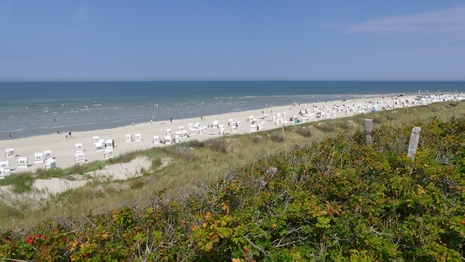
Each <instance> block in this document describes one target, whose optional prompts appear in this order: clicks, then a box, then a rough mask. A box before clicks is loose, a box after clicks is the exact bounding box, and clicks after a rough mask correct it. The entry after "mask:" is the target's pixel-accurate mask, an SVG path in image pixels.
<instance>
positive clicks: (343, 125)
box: [1, 103, 465, 253]
mask: <svg viewBox="0 0 465 262" xmlns="http://www.w3.org/2000/svg"><path fill="white" fill-rule="evenodd" d="M463 112H465V106H464V105H463V104H461V103H460V104H454V103H443V104H435V105H431V106H428V107H415V108H410V109H408V110H407V109H403V110H396V111H388V112H378V113H374V114H370V115H364V116H357V117H351V118H347V119H337V120H327V121H324V122H321V123H311V124H305V125H302V126H299V127H289V128H286V129H285V130H280V129H278V130H272V131H267V132H263V133H257V134H253V135H243V136H236V137H227V138H226V137H225V138H223V139H220V140H217V141H210V142H206V143H198V142H190V143H188V144H181V145H177V146H175V147H173V148H172V149H168V150H167V149H160V148H157V149H153V150H149V151H144V152H136V153H134V154H133V155H130V156H125V158H126V160H128V159H130V158H132V157H135V156H136V155H146V156H149V157H151V158H152V159H153V161H154V169H153V170H148V171H147V172H146V174H145V176H144V177H142V178H137V179H134V180H131V181H128V182H122V183H124V184H125V187H123V186H121V185H118V186H115V185H114V184H111V183H108V184H103V185H102V184H92V185H89V186H88V187H85V188H81V189H77V190H73V191H70V192H66V193H63V194H61V195H59V196H55V197H53V198H52V199H51V200H50V201H47V202H46V203H42V204H41V208H40V209H39V210H36V209H34V208H33V207H30V206H27V203H19V204H20V205H17V207H16V208H15V207H10V206H7V205H3V206H2V209H3V210H2V211H3V212H1V214H3V216H5V217H3V218H2V220H3V221H14V223H11V224H4V223H2V226H4V227H12V228H17V227H23V226H27V227H31V226H34V225H36V224H38V223H39V222H40V221H41V220H42V219H43V218H48V219H56V220H57V221H59V220H60V219H63V218H64V217H66V218H67V219H70V220H75V219H76V218H77V217H82V216H83V215H82V214H88V213H89V210H92V212H93V213H94V214H95V213H97V214H103V213H106V212H109V211H111V210H114V209H116V208H119V207H121V206H122V205H126V206H132V207H136V206H138V207H144V206H148V205H150V204H148V203H153V202H154V201H159V198H158V196H159V192H160V191H163V192H164V193H163V198H164V199H165V200H166V199H170V198H176V197H177V196H180V195H186V194H192V193H193V192H194V193H195V192H197V191H198V190H199V188H204V187H206V185H209V184H210V182H209V181H211V180H212V179H218V178H221V177H223V176H224V175H225V174H226V173H228V174H231V170H239V169H241V167H244V166H248V167H249V168H250V167H252V169H251V170H252V172H253V170H254V168H253V167H254V165H255V163H257V165H258V163H261V165H263V161H265V162H266V161H267V159H270V161H274V162H276V154H278V155H279V154H282V156H281V158H283V159H285V158H288V157H289V155H290V154H292V152H294V154H295V153H296V152H298V151H295V149H294V148H295V146H296V145H299V146H301V145H306V144H309V143H311V142H312V141H321V140H322V139H324V138H326V137H336V136H337V135H338V134H341V133H342V134H349V133H352V132H356V131H357V130H361V129H363V126H362V124H363V119H364V118H373V119H374V123H375V129H374V130H375V132H374V133H376V132H380V130H379V127H380V124H389V125H392V126H407V129H408V128H410V129H411V127H412V126H413V125H414V124H415V123H416V124H419V123H422V122H424V121H429V120H431V119H432V117H433V116H436V117H438V119H440V120H443V121H446V120H448V119H450V118H451V117H452V116H463ZM377 128H378V129H377ZM302 134H303V135H307V137H305V136H303V135H302ZM309 134H311V137H308V135H309ZM392 135H394V137H395V134H392ZM283 136H285V140H284V141H282V138H283ZM404 142H405V141H397V142H396V141H392V142H391V143H394V144H395V143H400V144H402V143H404ZM190 147H192V148H194V150H189V149H186V148H190ZM166 157H170V158H171V159H172V160H171V162H170V164H169V165H168V166H166V167H164V168H162V169H158V168H157V167H158V166H160V165H161V159H163V158H166ZM271 159H273V160H271ZM282 164H283V165H284V164H285V163H282ZM278 168H282V167H278ZM322 170H323V171H324V169H322ZM320 171H321V170H320ZM20 209H22V210H20ZM204 211H205V210H204ZM33 214H34V215H33ZM8 216H10V217H8ZM11 216H16V219H12V217H11ZM73 217H74V218H73ZM5 219H6V220H5ZM318 222H321V223H324V222H325V221H318ZM272 226H273V225H272ZM276 226H279V225H276ZM258 252H259V251H258ZM259 253H260V252H259Z"/></svg>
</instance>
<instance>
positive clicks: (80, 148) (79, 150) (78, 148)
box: [74, 143, 84, 152]
mask: <svg viewBox="0 0 465 262" xmlns="http://www.w3.org/2000/svg"><path fill="white" fill-rule="evenodd" d="M74 148H75V149H76V152H83V151H84V147H83V146H82V143H76V144H75V145H74Z"/></svg>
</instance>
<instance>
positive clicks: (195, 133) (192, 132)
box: [190, 127, 197, 136]
mask: <svg viewBox="0 0 465 262" xmlns="http://www.w3.org/2000/svg"><path fill="white" fill-rule="evenodd" d="M190 134H191V136H195V135H197V129H195V128H193V127H192V128H191V129H190Z"/></svg>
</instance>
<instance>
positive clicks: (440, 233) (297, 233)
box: [0, 103, 465, 261]
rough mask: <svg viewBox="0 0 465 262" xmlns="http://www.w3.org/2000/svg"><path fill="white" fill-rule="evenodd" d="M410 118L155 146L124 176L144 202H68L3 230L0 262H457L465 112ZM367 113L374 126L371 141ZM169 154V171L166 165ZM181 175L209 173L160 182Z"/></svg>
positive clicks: (443, 107) (464, 212) (441, 109)
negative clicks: (138, 174)
mask: <svg viewBox="0 0 465 262" xmlns="http://www.w3.org/2000/svg"><path fill="white" fill-rule="evenodd" d="M409 110H410V112H408V111H407V110H397V111H389V112H380V113H375V114H370V115H365V116H363V117H358V118H351V119H344V120H338V121H332V122H331V121H329V122H324V123H313V124H310V125H307V126H296V127H289V128H285V129H280V130H273V131H268V133H258V134H254V135H248V136H238V137H236V138H232V137H230V138H227V139H226V138H224V139H220V140H214V141H207V142H202V143H200V142H190V143H188V144H180V145H176V146H173V147H170V148H166V149H156V150H161V151H160V152H158V151H157V152H158V153H156V154H155V156H156V157H155V158H156V159H154V160H153V161H154V165H153V170H149V171H147V174H145V175H144V176H143V177H142V178H139V179H138V180H134V181H129V182H126V183H128V184H129V185H133V186H132V187H131V186H129V187H128V189H127V190H128V192H131V193H132V195H134V196H135V195H137V193H136V192H137V191H140V192H143V195H144V197H142V196H137V197H136V196H135V197H134V198H127V195H126V194H125V193H124V192H126V191H124V190H122V191H121V192H122V193H118V194H119V199H120V200H121V199H123V197H122V196H123V195H124V196H125V197H124V201H120V202H124V203H123V205H122V206H121V205H120V206H118V205H117V204H116V203H115V200H114V198H112V197H111V196H107V197H102V198H101V199H97V200H95V203H100V204H101V203H104V202H105V200H106V201H108V202H109V204H108V206H110V207H114V206H115V207H116V208H112V209H110V210H107V209H105V208H100V209H98V210H97V211H96V210H95V209H94V208H93V209H92V210H87V212H85V213H82V212H78V213H74V212H72V211H70V210H69V209H71V208H72V207H71V206H66V205H65V206H66V208H67V210H68V211H67V212H68V215H65V214H61V215H57V216H55V217H53V219H49V220H47V221H41V222H39V220H38V219H37V223H36V224H34V223H32V222H29V223H30V224H29V226H27V227H26V228H23V229H21V230H18V229H16V228H13V227H11V228H10V229H7V228H4V229H3V231H2V232H1V236H0V260H1V259H4V260H6V259H22V260H33V261H86V260H91V261H113V260H114V261H132V260H134V261H461V260H463V258H464V257H465V250H464V249H463V248H464V247H463V244H464V240H465V236H464V234H465V206H464V205H463V204H464V198H465V180H464V172H465V146H464V145H465V118H464V115H463V112H465V110H464V107H463V104H462V103H458V104H457V103H445V104H436V105H430V106H428V107H419V108H414V109H409ZM433 116H436V117H433ZM363 118H373V120H374V123H375V124H376V125H375V128H374V131H373V132H372V135H373V138H374V141H373V143H372V144H371V145H367V144H366V143H365V138H364V136H365V134H364V132H363V126H362V125H361V124H362V123H363ZM426 119H427V120H426ZM391 121H392V122H391ZM414 126H419V127H421V128H422V131H421V136H420V142H419V146H418V151H417V152H416V154H415V157H413V158H411V157H407V149H408V144H409V139H410V134H411V131H412V128H413V127H414ZM325 132H327V133H331V134H330V136H329V137H326V138H325V137H324V136H323V133H325ZM234 139H237V141H234ZM232 140H233V141H232ZM154 150H155V149H154ZM244 150H245V151H247V152H244ZM254 150H256V151H254ZM146 154H149V153H146ZM151 154H154V153H153V152H152V153H151ZM167 156H169V157H170V158H171V159H173V160H172V161H174V163H176V165H175V167H172V168H173V169H169V168H170V166H169V165H168V166H167V167H163V168H161V169H160V168H159V167H160V166H161V159H163V158H164V157H167ZM152 157H154V155H152ZM205 158H208V159H207V160H205ZM241 158H242V159H245V160H246V161H245V162H242V160H241ZM228 160H230V161H229V164H227V165H226V164H225V162H228ZM209 163H210V164H209ZM180 166H182V168H180ZM169 170H171V171H169ZM174 170H176V172H179V173H172V172H173V171H174ZM182 172H187V173H189V174H191V172H194V173H195V172H196V173H204V174H205V173H208V174H209V175H204V176H203V177H202V179H198V178H197V179H195V178H193V177H192V176H187V177H186V178H185V179H181V180H176V185H174V184H170V183H168V182H166V181H168V180H167V179H168V178H167V177H165V176H164V175H166V174H169V176H170V177H176V176H183V175H182V174H181V173H182ZM160 173H163V174H164V175H162V174H160ZM150 181H165V182H163V185H161V186H159V187H157V186H155V183H152V184H150V183H149V182H150ZM136 185H137V186H136ZM72 194H76V193H67V194H64V195H63V196H61V197H62V198H59V197H57V198H56V199H57V200H60V201H63V202H62V203H65V202H66V201H65V200H64V199H65V198H66V197H69V196H72ZM107 194H108V195H111V193H108V192H107ZM118 194H117V195H118ZM77 208H82V206H79V207H77Z"/></svg>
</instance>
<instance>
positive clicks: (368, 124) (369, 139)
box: [365, 119, 373, 145]
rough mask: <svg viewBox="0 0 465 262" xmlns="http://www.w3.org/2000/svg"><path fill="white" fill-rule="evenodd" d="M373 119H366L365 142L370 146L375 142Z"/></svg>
mask: <svg viewBox="0 0 465 262" xmlns="http://www.w3.org/2000/svg"><path fill="white" fill-rule="evenodd" d="M372 131H373V119H365V141H366V143H367V144H368V145H370V144H371V143H372V142H373V135H372V134H371V132H372Z"/></svg>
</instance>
